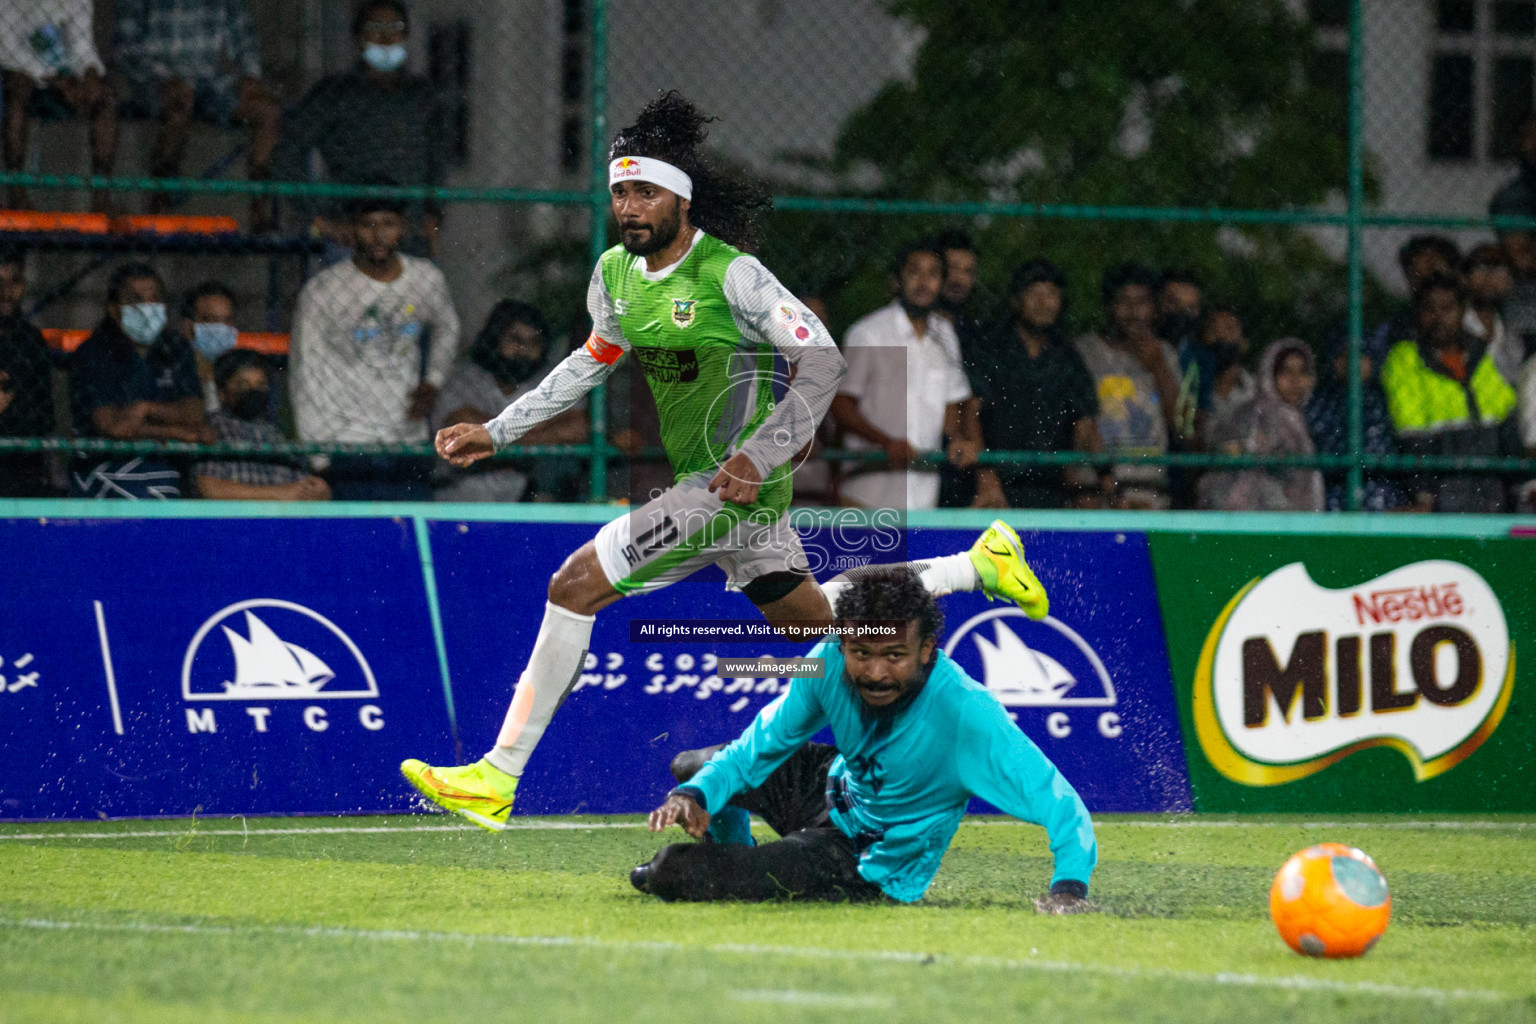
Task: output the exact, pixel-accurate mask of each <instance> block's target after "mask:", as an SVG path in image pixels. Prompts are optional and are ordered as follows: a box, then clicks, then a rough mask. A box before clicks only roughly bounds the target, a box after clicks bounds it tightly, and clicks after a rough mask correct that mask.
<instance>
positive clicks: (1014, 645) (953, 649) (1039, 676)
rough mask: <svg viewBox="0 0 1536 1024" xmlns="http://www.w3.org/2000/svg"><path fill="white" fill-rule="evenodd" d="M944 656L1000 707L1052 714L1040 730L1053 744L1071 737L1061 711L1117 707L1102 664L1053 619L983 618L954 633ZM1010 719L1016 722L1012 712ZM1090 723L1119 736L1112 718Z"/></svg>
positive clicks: (1007, 613) (1110, 714) (998, 612)
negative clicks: (951, 660) (1044, 732)
mask: <svg viewBox="0 0 1536 1024" xmlns="http://www.w3.org/2000/svg"><path fill="white" fill-rule="evenodd" d="M944 653H945V654H947V655H949V656H950V657H951V658H953V659H955V661H957V662H959V663H960V665H961V667H963V668H964V669H965V670H966V671H967V672H969V673H970V674H971V676H972V677H973V678H976V679H979V680H981V682H982V684H983V685H984V686H986V688H987V689H988V690H990V691H991V692H992V694H993V696H995V697H996V698H997V699H998V700H999V701H1000V702H1001V703H1002V704H1003V706H1004V707H1007V708H1009V709H1014V708H1050V709H1054V710H1051V712H1050V713H1049V714H1047V715H1046V716H1045V728H1046V730H1047V731H1048V732H1049V733H1050V734H1051V735H1052V736H1054V737H1056V738H1057V739H1065V738H1066V737H1068V736H1070V735H1072V717H1071V715H1070V714H1069V713H1068V712H1066V711H1063V710H1060V709H1062V708H1113V707H1115V705H1116V700H1115V684H1114V682H1113V681H1112V680H1111V679H1110V678H1109V670H1108V669H1106V668H1105V667H1104V661H1103V659H1102V658H1100V657H1099V656H1098V654H1097V652H1095V651H1094V649H1093V648H1092V647H1091V646H1089V644H1088V641H1086V640H1084V639H1083V638H1082V636H1081V635H1079V634H1078V632H1077V630H1075V629H1073V628H1072V627H1071V626H1069V625H1067V624H1066V623H1065V622H1062V621H1061V620H1060V619H1058V618H1056V617H1054V616H1047V617H1046V618H1045V619H1043V620H1042V621H1040V622H1034V621H1031V620H1030V619H1029V618H1027V617H1026V616H1025V615H1024V613H1023V612H1022V611H1020V610H1019V609H1017V608H996V609H993V610H992V611H987V612H982V613H981V614H980V615H975V616H972V617H971V618H969V619H967V620H966V621H965V623H964V624H963V625H962V626H961V627H960V628H959V629H957V630H955V632H954V634H953V635H951V636H950V638H949V643H947V644H945V646H944ZM1010 713H1011V714H1012V715H1013V717H1014V718H1015V719H1016V718H1018V713H1017V712H1014V711H1010ZM1088 714H1090V715H1094V714H1095V713H1094V712H1092V711H1090V712H1088ZM1095 717H1096V725H1097V727H1098V730H1099V735H1101V736H1103V737H1105V738H1106V739H1116V738H1118V737H1119V736H1120V733H1121V731H1122V726H1121V724H1120V715H1119V714H1118V713H1117V712H1114V711H1099V712H1097V713H1096V715H1095Z"/></svg>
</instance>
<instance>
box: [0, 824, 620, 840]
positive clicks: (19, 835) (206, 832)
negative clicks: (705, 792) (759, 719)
mask: <svg viewBox="0 0 1536 1024" xmlns="http://www.w3.org/2000/svg"><path fill="white" fill-rule="evenodd" d="M598 828H645V822H643V821H637V822H635V823H634V824H632V825H631V824H626V823H624V822H618V821H593V822H587V823H582V822H577V821H526V822H523V821H517V822H513V823H511V824H509V825H508V826H507V830H508V831H514V830H523V831H541V830H545V829H547V830H550V831H562V832H586V831H588V830H590V829H598ZM483 831H485V830H484V829H482V828H480V827H479V826H478V825H395V826H390V825H334V826H326V827H320V828H253V829H241V828H187V829H157V830H155V831H144V832H0V839H155V838H159V837H164V838H167V839H186V838H189V837H195V836H334V835H354V834H364V835H366V834H377V833H386V832H483Z"/></svg>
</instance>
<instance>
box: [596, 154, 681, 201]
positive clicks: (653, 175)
mask: <svg viewBox="0 0 1536 1024" xmlns="http://www.w3.org/2000/svg"><path fill="white" fill-rule="evenodd" d="M621 181H648V182H650V183H651V184H653V185H660V186H661V187H662V188H665V189H670V190H672V191H673V192H676V193H677V194H678V195H680V196H682V197H683V198H684V199H692V198H693V179H692V178H690V177H688V175H686V174H684V173H683V172H682V170H680V169H679V168H677V167H674V166H672V165H671V164H669V163H667V162H666V161H665V160H657V159H656V158H655V157H652V156H621V157H619V158H618V159H617V160H614V161H613V162H611V163H610V164H609V165H608V187H609V188H612V187H613V186H614V185H616V184H618V183H619V182H621Z"/></svg>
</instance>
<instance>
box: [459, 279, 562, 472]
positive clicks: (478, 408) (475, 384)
mask: <svg viewBox="0 0 1536 1024" xmlns="http://www.w3.org/2000/svg"><path fill="white" fill-rule="evenodd" d="M549 353H550V338H549V325H548V324H547V323H545V321H544V315H543V314H542V313H540V312H539V311H538V310H537V309H536V308H534V307H533V306H530V305H528V304H527V303H526V302H515V301H513V300H511V299H503V300H501V301H500V302H498V303H496V306H495V308H494V309H492V310H491V315H490V316H489V317H487V318H486V321H485V326H484V327H482V328H481V329H480V333H479V334H478V335H476V336H475V340H474V343H473V344H471V345H470V347H469V351H468V352H467V353H465V355H464V358H463V359H461V360H459V362H458V363H457V364H455V366H454V368H453V372H452V373H450V374H449V375H448V383H446V384H445V385H443V390H442V393H441V394H439V395H438V396H437V408H436V411H435V413H434V415H433V428H434V429H440V428H442V427H451V426H453V425H454V424H455V423H484V422H486V421H487V420H491V419H495V418H496V416H497V415H498V414H499V413H500V412H501V411H502V410H503V409H505V408H506V407H507V406H508V405H510V404H512V403H513V402H515V401H516V400H517V399H519V398H521V397H522V396H523V395H524V394H526V393H527V392H529V391H532V390H533V389H534V388H535V387H537V386H538V384H539V381H540V380H542V379H543V377H544V372H543V371H544V370H546V369H547V368H548V364H549ZM586 439H587V417H586V415H585V414H584V413H583V412H582V411H581V410H580V409H579V408H575V409H567V410H566V411H565V412H563V413H561V414H560V415H558V416H556V417H555V418H554V419H552V420H549V421H548V422H546V423H542V424H540V425H539V426H537V427H535V428H534V429H533V430H531V431H529V432H528V433H526V434H524V435H523V436H522V438H521V439H520V440H519V441H518V442H517V443H518V444H520V445H533V444H581V443H583V442H585V441H586ZM527 469H528V467H523V466H517V465H515V464H512V463H508V462H504V461H498V460H494V459H487V460H484V461H482V462H479V463H476V464H475V465H474V466H471V467H470V468H469V469H454V470H450V471H449V472H450V475H449V476H448V477H447V478H446V480H445V483H444V484H443V485H442V486H440V487H438V489H437V494H436V500H438V501H527V500H528V498H529V484H530V479H529V473H528V472H527V471H526V470H527Z"/></svg>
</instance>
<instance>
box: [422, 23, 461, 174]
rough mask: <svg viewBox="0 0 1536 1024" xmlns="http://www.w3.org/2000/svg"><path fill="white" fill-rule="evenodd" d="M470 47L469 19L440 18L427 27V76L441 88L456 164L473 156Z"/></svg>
mask: <svg viewBox="0 0 1536 1024" xmlns="http://www.w3.org/2000/svg"><path fill="white" fill-rule="evenodd" d="M470 49H471V31H470V27H469V22H467V21H448V22H436V23H434V24H432V25H429V26H428V27H427V78H429V79H430V80H431V82H432V85H433V87H434V88H435V89H436V90H437V97H438V103H439V104H440V106H441V109H442V112H443V126H444V129H445V131H444V135H445V136H446V138H445V140H444V141H445V142H446V143H447V146H448V155H449V157H450V158H451V159H452V160H453V162H454V163H456V164H462V163H464V162H465V161H466V160H468V159H469V89H470V67H469V55H470Z"/></svg>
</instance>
